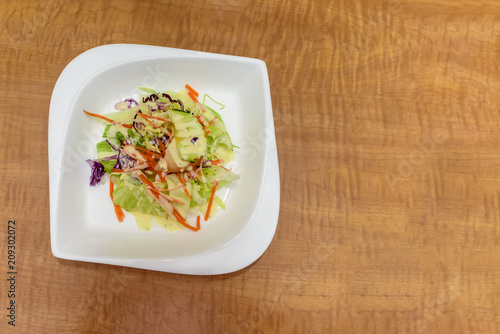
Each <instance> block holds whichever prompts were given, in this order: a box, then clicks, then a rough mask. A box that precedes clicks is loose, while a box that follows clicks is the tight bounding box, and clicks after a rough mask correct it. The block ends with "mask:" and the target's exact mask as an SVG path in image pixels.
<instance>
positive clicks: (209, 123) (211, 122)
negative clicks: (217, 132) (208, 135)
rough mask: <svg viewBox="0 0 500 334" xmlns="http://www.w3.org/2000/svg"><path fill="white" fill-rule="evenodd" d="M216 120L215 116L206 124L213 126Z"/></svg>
mask: <svg viewBox="0 0 500 334" xmlns="http://www.w3.org/2000/svg"><path fill="white" fill-rule="evenodd" d="M216 120H217V116H215V117H214V118H212V119H211V120H210V122H208V125H212V124H214V122H215V121H216Z"/></svg>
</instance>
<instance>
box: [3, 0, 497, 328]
mask: <svg viewBox="0 0 500 334" xmlns="http://www.w3.org/2000/svg"><path fill="white" fill-rule="evenodd" d="M0 22H1V23H0V24H1V29H0V56H1V57H0V82H1V89H0V101H1V105H2V107H0V110H1V112H2V113H1V116H2V128H1V131H0V136H1V144H2V145H1V148H0V166H1V170H2V176H1V186H2V191H1V192H0V203H1V213H2V225H3V227H2V228H1V232H0V234H1V237H0V246H1V252H0V254H1V260H0V263H1V265H0V281H1V282H2V283H1V284H0V286H1V289H2V290H1V294H0V306H1V310H3V311H0V319H1V320H0V332H1V333H11V332H12V333H15V332H19V333H499V332H500V226H499V223H500V221H499V218H500V131H499V129H500V112H499V111H500V94H499V89H500V65H499V63H500V2H497V1H442V0H419V1H417V0H415V1H414V0H401V1H399V0H389V1H385V0H383V1H378V0H377V1H375V0H373V1H372V0H370V1H368V0H365V1H363V0H353V1H347V0H341V1H313V0H300V1H294V2H290V1H278V0H271V1H263V0H259V1H254V2H246V1H242V0H241V1H240V0H209V1H203V2H198V1H158V2H152V1H142V0H141V1H139V0H134V1H120V0H113V1H97V0H96V1H65V0H56V1H41V0H36V1H35V0H34V1H28V0H17V1H7V0H2V1H1V2H0ZM109 43H137V44H151V45H159V46H169V47H176V48H185V49H192V50H200V51H209V52H217V53H225V54H232V55H239V56H248V57H255V58H260V59H263V60H264V61H266V63H267V66H268V70H269V78H270V83H271V94H272V101H273V109H274V110H273V111H274V117H275V119H274V120H275V126H276V139H277V145H278V155H279V161H280V173H281V211H280V218H279V224H278V229H277V232H276V235H275V238H274V240H273V242H272V244H271V246H270V247H269V249H268V250H267V252H266V253H265V254H264V255H263V256H262V257H261V258H260V259H259V260H258V261H257V262H256V263H254V264H253V265H251V266H250V267H248V268H246V269H244V270H241V271H239V272H236V273H232V274H227V275H221V276H208V277H199V276H185V275H176V274H169V273H161V272H153V271H146V270H138V269H132V268H122V267H114V266H107V265H100V264H92V263H83V262H72V261H64V260H58V259H56V258H55V257H54V256H52V254H51V251H50V234H49V223H50V217H49V199H48V197H49V183H48V157H47V155H48V154H47V149H48V148H47V136H48V131H47V124H48V113H49V102H50V96H51V93H52V89H53V86H54V84H55V82H56V80H57V78H58V76H59V74H60V73H61V71H62V70H63V68H64V67H65V66H66V65H67V64H68V62H69V61H71V60H72V59H73V58H74V57H75V56H77V55H78V54H80V53H82V52H83V51H85V50H87V49H89V48H92V47H95V46H98V45H102V44H109ZM9 219H15V220H16V222H17V230H16V233H17V261H18V262H17V263H18V266H17V271H18V274H17V281H16V306H17V309H16V310H17V313H16V316H17V318H16V327H15V328H14V327H12V326H8V325H7V320H8V318H7V317H6V314H7V312H8V311H7V310H6V308H7V306H8V305H7V303H8V302H9V299H8V297H7V289H8V285H7V278H8V275H7V274H6V272H7V271H8V268H7V223H8V220H9Z"/></svg>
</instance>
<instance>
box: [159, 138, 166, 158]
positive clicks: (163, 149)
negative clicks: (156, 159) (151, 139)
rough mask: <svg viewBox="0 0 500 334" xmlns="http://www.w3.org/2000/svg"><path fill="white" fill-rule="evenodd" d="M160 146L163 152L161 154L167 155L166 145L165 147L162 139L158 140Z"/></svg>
mask: <svg viewBox="0 0 500 334" xmlns="http://www.w3.org/2000/svg"><path fill="white" fill-rule="evenodd" d="M158 144H160V150H161V152H162V153H163V154H165V151H166V149H165V145H163V142H162V141H161V140H160V139H158Z"/></svg>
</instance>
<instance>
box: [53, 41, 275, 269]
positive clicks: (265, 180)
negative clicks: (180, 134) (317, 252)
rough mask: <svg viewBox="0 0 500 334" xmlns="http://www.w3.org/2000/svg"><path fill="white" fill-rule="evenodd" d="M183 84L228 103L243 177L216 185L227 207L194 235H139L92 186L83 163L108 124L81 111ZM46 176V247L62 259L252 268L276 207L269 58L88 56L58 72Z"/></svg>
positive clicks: (151, 49)
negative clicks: (48, 238) (266, 60)
mask: <svg viewBox="0 0 500 334" xmlns="http://www.w3.org/2000/svg"><path fill="white" fill-rule="evenodd" d="M186 83H189V84H190V85H191V86H193V87H195V89H196V90H198V91H199V92H200V93H201V95H203V94H204V93H207V94H210V96H211V97H213V98H214V99H215V100H217V101H220V102H222V103H224V104H225V106H226V107H225V108H224V109H222V110H220V113H221V115H222V117H223V119H224V122H225V123H226V127H227V129H228V132H229V134H230V135H231V139H232V140H233V142H234V143H235V144H236V145H238V146H240V147H241V149H240V150H237V151H236V159H235V161H234V162H232V164H230V165H229V167H233V169H234V171H235V172H236V173H238V174H239V175H240V180H238V181H236V182H234V183H233V184H231V185H230V186H229V187H228V188H227V189H225V190H224V191H223V190H221V191H220V196H221V197H222V198H223V199H224V200H225V202H226V207H227V208H226V210H224V211H223V210H220V211H219V213H218V214H217V216H216V217H215V218H214V219H213V220H212V221H209V222H205V223H202V228H201V230H200V231H198V232H192V231H190V230H183V231H179V232H174V233H171V232H167V231H165V230H163V229H161V228H159V227H158V226H155V228H153V229H152V230H151V231H148V232H142V231H140V230H139V229H138V228H137V226H136V224H135V220H134V218H133V217H132V216H131V215H130V214H128V213H127V216H126V218H125V221H124V222H123V223H118V221H117V219H116V216H115V214H114V210H113V205H112V203H111V200H110V198H109V193H108V187H107V186H106V185H98V186H95V187H91V186H89V177H90V167H89V166H88V164H87V163H86V162H85V160H86V159H89V158H95V157H96V155H95V154H96V153H95V144H96V143H97V142H98V141H100V140H102V138H101V136H102V131H103V128H104V125H102V124H100V123H99V122H98V121H96V120H95V119H92V118H90V117H88V116H86V115H85V114H84V113H83V110H84V109H85V110H87V111H91V112H95V113H98V114H104V113H107V112H110V111H113V106H114V104H115V103H116V102H118V101H120V100H123V99H124V98H128V97H137V96H138V94H139V93H140V92H139V90H138V89H137V87H140V86H146V87H150V88H153V89H155V90H158V91H160V90H166V89H172V90H180V89H182V88H183V87H184V85H185V84H186ZM207 101H209V100H208V99H207ZM207 103H208V104H209V105H210V103H209V102H207ZM214 106H216V105H214ZM49 176H50V215H51V217H50V232H51V245H52V253H53V254H54V256H56V257H58V258H63V259H69V260H79V261H88V262H97V263H107V264H113V265H121V266H128V267H135V268H144V269H151V270H159V271H166V272H173V273H183V274H198V275H212V274H223V273H229V272H233V271H236V270H239V269H242V268H244V267H246V266H248V265H250V264H251V263H253V262H254V261H256V260H257V259H258V258H259V257H260V256H261V255H262V254H263V253H264V251H265V250H266V249H267V247H268V246H269V244H270V243H271V240H272V238H273V236H274V233H275V231H276V226H277V222H278V214H279V203H280V184H279V168H278V157H277V150H276V139H275V134H274V124H273V115H272V106H271V96H270V90H269V79H268V75H267V69H266V65H265V63H264V62H263V61H261V60H257V59H251V58H243V57H235V56H228V55H220V54H212V53H205V52H196V51H189V50H180V49H172V48H166V47H156V46H146V45H132V44H114V45H106V46H100V47H96V48H93V49H91V50H88V51H86V52H84V53H83V54H81V55H79V56H78V57H76V58H75V59H74V60H73V61H72V62H71V63H70V64H69V65H68V66H67V67H66V68H65V69H64V71H63V72H62V73H61V75H60V77H59V79H58V81H57V83H56V85H55V87H54V91H53V94H52V99H51V103H50V114H49ZM218 194H219V192H218Z"/></svg>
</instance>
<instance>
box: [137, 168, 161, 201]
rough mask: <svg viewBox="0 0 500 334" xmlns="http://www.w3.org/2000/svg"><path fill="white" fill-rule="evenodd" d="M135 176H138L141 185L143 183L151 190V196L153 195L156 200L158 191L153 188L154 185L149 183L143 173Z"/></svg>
mask: <svg viewBox="0 0 500 334" xmlns="http://www.w3.org/2000/svg"><path fill="white" fill-rule="evenodd" d="M137 174H138V176H139V179H140V180H141V181H142V183H144V184H145V185H147V186H148V187H149V188H151V190H152V191H153V194H154V195H155V197H156V198H158V193H159V191H158V190H157V189H156V187H155V186H154V184H153V183H151V181H149V180H148V178H147V177H146V175H144V174H143V173H137Z"/></svg>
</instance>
